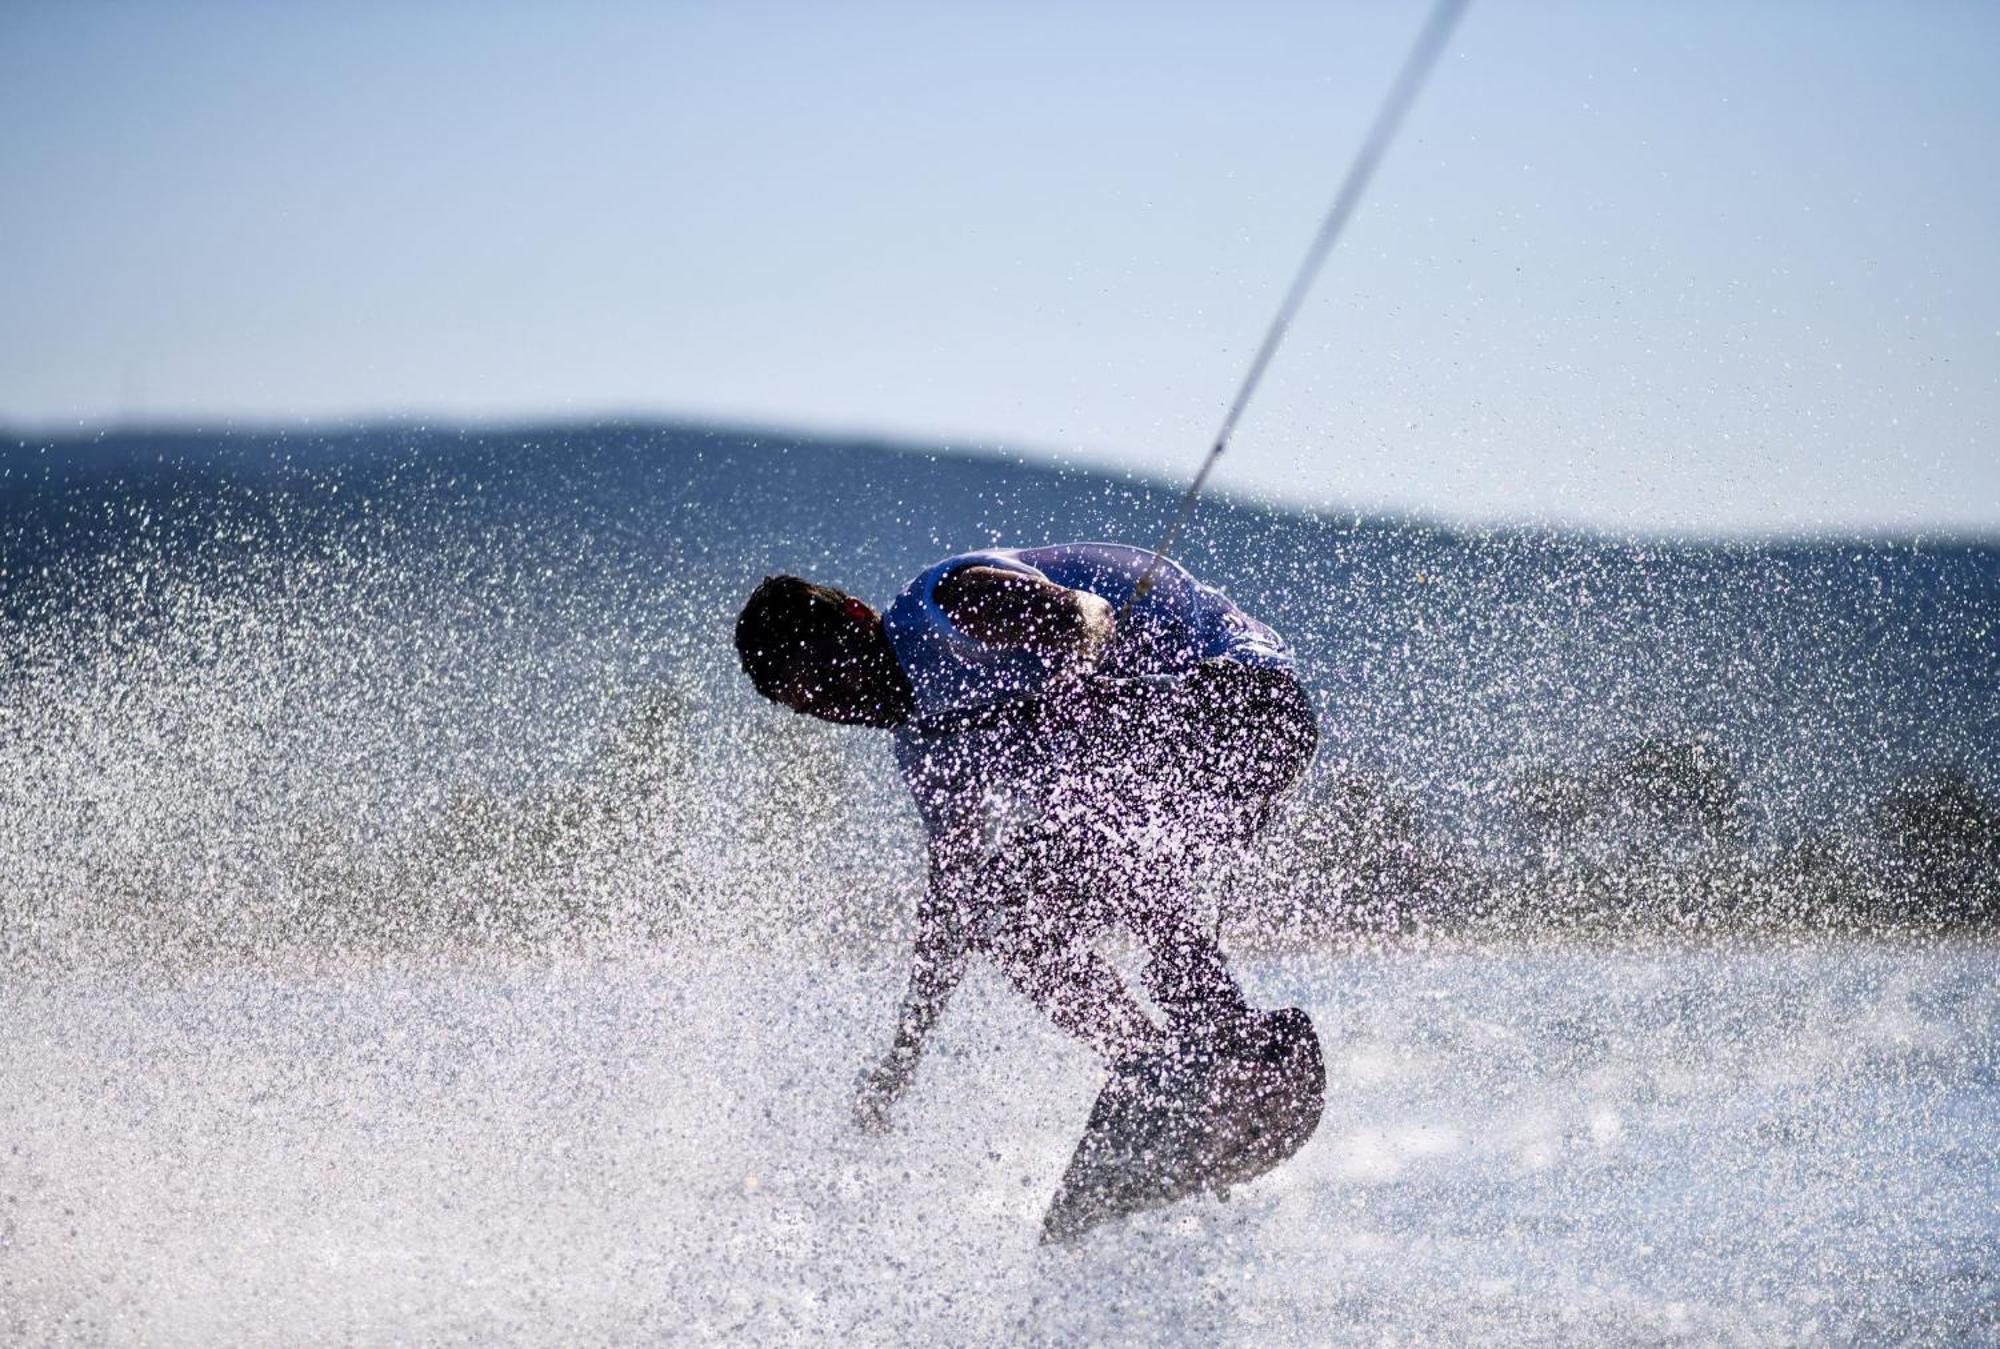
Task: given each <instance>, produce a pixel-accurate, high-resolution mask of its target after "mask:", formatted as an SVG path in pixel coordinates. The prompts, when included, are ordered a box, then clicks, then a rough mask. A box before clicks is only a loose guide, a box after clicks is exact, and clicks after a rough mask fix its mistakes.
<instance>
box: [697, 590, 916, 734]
mask: <svg viewBox="0 0 2000 1349" xmlns="http://www.w3.org/2000/svg"><path fill="white" fill-rule="evenodd" d="M736 655H737V658H738V659H739V660H741V661H742V662H743V672H744V673H745V674H747V675H749V676H750V682H751V683H752V684H754V685H756V687H757V692H759V693H761V694H763V695H764V696H765V697H766V698H769V699H770V700H771V701H773V702H778V703H783V704H784V705H785V706H786V707H789V708H791V709H792V710H793V711H794V712H806V713H810V714H811V715H813V716H815V717H819V718H821V719H823V720H826V721H838V722H843V723H846V724H848V725H852V726H898V725H901V724H902V723H903V722H904V721H906V720H908V718H909V715H910V712H911V710H912V709H913V707H914V699H913V697H912V694H911V692H910V681H909V680H908V678H906V677H905V676H904V674H903V667H902V666H901V665H900V664H898V663H897V660H896V653H895V650H894V649H893V648H892V647H891V646H890V645H889V635H888V634H887V633H885V632H884V631H883V630H882V620H881V618H879V617H878V616H877V615H876V613H875V611H874V610H873V609H870V608H869V607H868V606H867V605H865V604H863V603H862V602H861V601H860V600H858V599H855V598H854V597H853V596H852V595H845V594H842V593H841V592H840V591H838V590H835V589H833V588H832V587H831V586H823V585H814V584H813V583H812V582H811V581H805V580H801V579H800V578H798V577H796V576H767V577H765V578H764V583H763V584H762V585H760V586H758V587H757V589H756V590H754V591H752V592H751V595H750V599H749V601H748V602H747V603H746V604H744V606H743V612H742V613H741V614H739V615H737V618H736Z"/></svg>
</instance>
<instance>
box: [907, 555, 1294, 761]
mask: <svg viewBox="0 0 2000 1349" xmlns="http://www.w3.org/2000/svg"><path fill="white" fill-rule="evenodd" d="M1153 557H1154V555H1153V554H1152V553H1150V552H1148V551H1147V550H1146V549H1144V548H1132V547H1128V546H1127V545H1124V544H1117V543H1064V544H1053V545H1050V546H1048V547H1045V548H995V549H990V550H987V551H984V552H977V553H961V554H959V555H958V556H956V557H948V558H946V559H945V560H944V561H942V562H939V563H936V564H935V565H933V566H931V567H930V568H928V569H927V570H925V571H924V573H923V574H922V575H920V576H918V577H917V579H916V580H914V581H912V582H910V583H909V584H908V585H907V586H904V587H903V591H902V593H901V594H899V595H897V596H896V599H895V602H894V603H893V604H891V605H890V606H889V611H888V613H886V614H884V615H883V617H882V624H883V627H884V629H885V630H886V631H887V632H888V634H889V642H890V645H891V646H892V647H893V648H894V650H895V652H896V659H897V661H898V662H899V663H900V664H901V665H902V667H903V673H904V674H906V675H908V676H909V679H910V685H911V687H912V688H913V689H914V690H915V692H916V704H917V707H916V717H915V720H916V721H917V722H919V723H923V722H931V723H936V722H939V721H941V720H946V719H950V718H954V717H958V716H961V715H962V714H964V713H968V712H976V711H980V710H982V709H985V708H988V707H992V706H994V705H996V704H1001V703H1008V702H1015V701H1019V700H1022V699H1030V698H1035V697H1037V696H1039V695H1040V694H1041V693H1042V692H1043V690H1044V689H1046V688H1047V687H1048V685H1049V683H1050V682H1051V681H1052V680H1054V679H1056V678H1057V677H1058V676H1059V675H1060V673H1061V671H1062V667H1063V662H1062V658H1061V657H1059V656H1051V655H1045V654H1042V653H1039V652H1035V651H1029V650H1026V649H1024V648H1019V647H994V646H987V645H986V644H984V643H983V642H980V641H978V640H977V639H975V638H973V637H970V636H967V635H966V634H965V633H962V632H960V631H959V630H958V628H957V626H956V625H955V624H953V623H952V621H951V619H950V618H949V617H947V616H946V614H945V612H944V610H943V609H941V608H939V607H938V602H937V584H938V582H939V581H941V580H943V579H944V578H945V577H946V576H949V575H950V574H951V573H952V572H954V571H957V570H958V569H959V568H961V567H997V568H999V569H1000V570H1002V571H1011V572H1017V573H1019V574H1021V575H1023V576H1034V577H1040V578H1042V579H1045V580H1049V581H1053V582H1054V583H1055V584H1057V585H1059V586H1063V587H1065V588H1066V589H1070V590H1087V591H1089V592H1090V593H1092V594H1094V595H1101V596H1103V597H1104V598H1105V599H1106V600H1108V601H1109V602H1110V604H1111V606H1112V608H1114V609H1118V610H1120V611H1122V610H1123V609H1124V605H1125V602H1126V600H1127V599H1129V598H1130V597H1131V594H1132V591H1133V589H1134V588H1135V587H1136V586H1137V585H1138V582H1139V577H1140V576H1141V575H1142V574H1143V573H1144V572H1145V570H1146V567H1147V566H1148V565H1149V564H1150V563H1151V562H1152V561H1153ZM1122 617H1123V622H1122V625H1121V627H1120V629H1119V632H1118V634H1117V636H1116V637H1114V638H1113V640H1112V645H1111V648H1110V650H1109V651H1107V652H1106V653H1105V658H1104V660H1103V662H1102V663H1101V664H1100V665H1099V666H1098V667H1097V673H1098V674H1100V675H1106V676H1110V677H1113V678H1132V677H1138V676H1147V675H1177V674H1182V673H1184V672H1186V671H1187V670H1190V669H1192V668H1193V667H1194V666H1196V665H1199V664H1200V663H1201V662H1202V661H1205V660H1209V659H1212V658H1214V657H1216V656H1226V657H1228V658H1229V659H1231V660H1236V661H1241V662H1242V663H1243V664H1245V665H1255V666H1261V667H1264V668H1267V669H1280V670H1289V669H1290V668H1292V652H1291V648H1290V647H1289V646H1287V645H1286V644H1285V642H1284V639H1283V638H1281V637H1279V636H1278V634H1277V633H1275V632H1273V631H1271V629H1269V628H1267V627H1265V626H1264V625H1263V624H1262V623H1259V622H1258V621H1257V620H1256V619H1254V618H1252V617H1250V615H1248V614H1246V613H1244V612H1243V611H1242V610H1241V609H1239V608H1237V607H1236V606H1235V605H1234V604H1232V603H1230V601H1229V597H1228V596H1226V595H1224V594H1223V593H1222V592H1221V591H1219V590H1217V589H1215V588H1214V587H1213V586H1206V585H1203V584H1202V583H1201V582H1199V581H1197V580H1195V579H1194V577H1192V576H1190V575H1188V573H1187V572H1186V571H1185V570H1184V569H1183V568H1182V567H1181V566H1179V564H1177V563H1175V562H1172V561H1162V562H1161V563H1160V565H1159V567H1158V568H1157V569H1156V570H1155V571H1154V572H1153V583H1152V585H1151V586H1150V587H1149V588H1148V590H1147V592H1146V596H1145V598H1144V599H1141V600H1139V601H1138V602H1137V603H1136V604H1134V605H1133V606H1132V610H1131V612H1130V613H1126V614H1123V615H1122Z"/></svg>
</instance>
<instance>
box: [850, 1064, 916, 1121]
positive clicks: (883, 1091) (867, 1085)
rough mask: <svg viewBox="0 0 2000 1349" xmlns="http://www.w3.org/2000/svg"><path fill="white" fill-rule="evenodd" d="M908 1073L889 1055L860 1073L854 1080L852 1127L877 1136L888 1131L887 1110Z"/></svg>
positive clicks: (901, 1090)
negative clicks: (856, 1079)
mask: <svg viewBox="0 0 2000 1349" xmlns="http://www.w3.org/2000/svg"><path fill="white" fill-rule="evenodd" d="M909 1081H910V1078H909V1072H908V1070H907V1069H905V1068H904V1067H903V1066H902V1065H901V1064H900V1063H899V1062H898V1061H897V1059H896V1056H895V1055H893V1054H892V1055H890V1056H889V1057H888V1058H886V1059H884V1060H883V1061H882V1062H881V1063H879V1064H877V1065H876V1066H875V1067H873V1068H870V1069H868V1070H867V1071H866V1072H864V1073H862V1074H861V1080H860V1081H859V1082H857V1083H855V1092H854V1127H855V1128H857V1129H859V1130H861V1132H862V1133H864V1134H870V1135H873V1136H875V1137H878V1138H879V1137H881V1136H882V1135H883V1134H886V1133H888V1132H889V1124H890V1120H889V1110H890V1107H892V1106H894V1105H895V1104H896V1102H897V1100H899V1099H900V1098H901V1097H902V1095H903V1088H904V1087H906V1086H908V1085H909Z"/></svg>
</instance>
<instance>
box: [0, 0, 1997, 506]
mask: <svg viewBox="0 0 2000 1349" xmlns="http://www.w3.org/2000/svg"><path fill="white" fill-rule="evenodd" d="M1423 12H1424V6H1423V4H1422V3H1421V0H1419V2H1415V3H1396V4H1386V3H1370V4H1364V5H1345V4H1332V3H1301V4H1254V3H1238V4H1220V3H1217V4H1207V5H1179V4H1173V3H1161V2H1160V0H1149V2H1148V3H1143V4H1140V3H1133V4H1096V5H1068V4H1061V5H1059V4H1043V3H1034V2H1033V0H1012V2H1011V3H1006V4H993V5H971V4H937V3H922V4H908V5H888V4H872V3H842V4H818V3H814V4H789V5H780V4H734V3H733V4H701V5H674V4H660V3H649V4H630V5H625V4H616V3H608V2H604V0H599V2H598V3H590V4H554V3H551V4H547V5H541V6H530V5H507V4H494V3H480V4H463V5H458V4H438V3H424V2H422V0H402V2H401V3H368V0H354V2H353V3H345V4H337V5H292V4H271V3H266V2H264V0H258V2H257V3H244V4H232V3H226V2H224V0H210V2H208V3H201V4H165V3H161V4H145V3H110V2H109V0H100V2H97V3H36V2H35V0H25V2H24V0H7V3H4V4H0V423H8V424H12V425H15V426H20V427H33V428H38V429H47V428H57V427H62V426H66V425H67V426H74V425H75V424H77V423H78V422H82V423H85V424H88V425H99V424H103V423H105V422H109V421H134V420H146V419H151V418H173V419H176V420H187V419H195V420H200V421H203V422H204V423H205V424H210V425H214V424H220V423H223V422H234V423H253V424H260V423H269V422H287V423H289V422H296V421H298V420H300V419H305V418H311V419H314V420H316V421H323V420H327V419H350V418H356V417H372V416H379V415H382V414H393V415H415V416H425V417H445V418H468V419H479V420H495V419H501V420H504V419H510V418H516V417H542V416H556V417H565V418H572V417H574V418H587V417H592V416H597V415H601V414H628V415H629V414H642V415H665V416H690V415H691V416H699V417H703V418H711V419H722V420H728V421H735V422H751V423H757V424H766V425H797V426H801V427H805V428H809V429H820V430H837V431H859V432H881V433H888V434H892V435H896V436H899V437H908V438H915V439H921V440H925V441H941V442H944V443H948V444H950V445H953V446H956V447H961V448H978V447H1007V448H1013V449H1019V450H1022V451H1025V452H1028V453H1031V454H1038V455H1051V456H1060V457H1063V458H1065V459H1070V460H1081V461H1085V462H1091V463H1099V464H1109V465H1112V466H1117V467H1130V468H1134V469H1138V470H1141V471H1145V472H1148V473H1153V474H1158V475H1162V476H1167V477H1175V478H1179V477H1184V476H1185V475H1186V474H1187V473H1189V472H1191V471H1192V469H1193V467H1194V466H1195V464H1196V463H1197V462H1198V460H1199V458H1200V456H1201V454H1202V452H1203V450H1204V449H1205V448H1206V444H1207V441H1208V439H1209V438H1210V437H1211V436H1212V434H1213V432H1214V428H1215V424H1216V422H1217V420H1218V419H1219V417H1220V415H1221V412H1222V409H1223V407H1224V405H1225V404H1226V403H1227V401H1228V398H1229V395H1230V393H1231V391H1232V390H1233V388H1234V386H1235V383H1236V381H1237V379H1238V377H1239V376H1240V374H1241V372H1242V368H1243V366H1244V364H1245V362H1246V361H1247V359H1248V357H1249V354H1250V351H1251V349H1252V348H1253V346H1254V345H1255V343H1256V340H1257V338H1258V337H1259V335H1260V334H1261V331H1262V329H1263V326H1264V324H1265V322H1266V320H1267V318H1268V315H1269V313H1270V310H1271V308H1272V307H1273V306H1274V305H1275V303H1276V301H1277V299H1278V296H1279V294H1280V292H1281V290H1282V288H1283V286H1284V283H1285V281H1286V280H1287V278H1288V277H1289V275H1290V273H1291V270H1292V269H1293V267H1294V266H1295V265H1296V263H1297V259H1298V256H1299V253H1300V252H1301V250H1302V249H1303V247H1304V245H1305V243H1306V241H1307V240H1308V239H1309V238H1310V237H1311V234H1312V231H1313V229H1314V227H1315V226H1316V224H1317V222H1318V219H1319V217H1320V215H1321V213H1322V212H1323V211H1324V209H1325V207H1326V204H1327V201H1328V199H1329V198H1330V196H1331V194H1332V192H1333V189H1334V186H1335V184H1336V182H1337V180H1338V178H1339V175H1340V173H1341V171H1342V169H1343V168H1344V166H1345V164H1346V162H1347V160H1348V158H1349V156H1350V155H1351V153H1352V151H1353V148H1354V146H1355V144H1356V143H1357V141H1358V140H1359V138H1360V135H1361V133H1362V130H1363V127H1364V126H1365V124H1366V122H1367V120H1368V117H1369V116H1370V114H1371V113H1372V110H1373V108H1374V106H1375V104H1376V103H1377V101H1378V100H1379V98H1380V96H1381V94H1382V91H1383V90H1384V88H1385V87H1386V85H1387V83H1388V81H1389V79H1390V77H1391V74H1392V73H1393V71H1394V69H1395V67H1396V65H1397V63H1398V62H1399V61H1400V60H1401V59H1402V54H1403V52H1404V50H1405V49H1406V47H1407V45H1408V43H1409V41H1410V38H1411V37H1412V35H1413V34H1414V32H1415V31H1416V29H1417V27H1418V25H1419V24H1420V22H1421V19H1422V15H1423ZM1996 71H2000V6H1996V5H1990V4H1972V3H1966V4H1950V5H1946V4H1939V5H1916V4H1913V5H1885V4H1844V3H1815V4H1804V3H1800V4H1781V3H1763V4H1742V3H1728V4H1722V3H1717V4H1703V3H1657V4H1649V5H1639V4H1625V3H1617V2H1616V0H1601V2H1599V3H1589V4H1581V3H1579V4H1528V3H1521V2H1520V0H1474V5H1473V8H1472V11H1471V13H1470V14H1469V15H1468V17H1467V19H1466V21H1465V23H1464V25H1463V27H1462V28H1461V29H1460V32H1459V35H1458V37H1457V39H1456V41H1455V42H1454V44H1453V46H1452V49H1451V51H1450V53H1449V54H1448V55H1447V56H1446V58H1445V60H1444V62H1443V64H1442V65H1441V66H1440V68H1439V70H1438V72H1437V75H1436V77H1435V78H1434V80H1433V82H1432V85H1431V88H1430V90H1429V92H1428V94H1427V96H1426V98H1425V101H1424V102H1423V103H1422V104H1421V105H1420V106H1419V107H1418V108H1417V110H1416V112H1415V114H1414V116H1413V118H1412V119H1411V122H1410V123H1409V125H1408V127H1407V129H1406V133H1405V137H1404V139H1403V140H1402V142H1401V143H1399V145H1398V146H1397V147H1396V149H1395V150H1394V152H1393V153H1392V154H1391V157H1390V159H1389V161H1388V163H1387V164H1386V166H1385V167H1384V169H1383V171H1382V173H1381V175H1380V176H1379V178H1378V179H1377V183H1376V189H1375V192H1374V194H1373V196H1372V197H1371V198H1370V200H1369V201H1368V202H1367V203H1366V204H1365V205H1364V206H1363V208H1362V211H1361V214H1360V216H1359V218H1358V219H1357V221H1356V223H1355V225H1354V228H1353V229H1352V231H1351V232H1350V234H1349V235H1348V237H1347V239H1346V241H1345V242H1343V244H1342V245H1341V247H1340V249H1339V250H1338V251H1337V252H1336V253H1335V254H1334V256H1333V258H1332V260H1331V261H1330V263H1329V265H1328V267H1327V270H1326V272H1325V274H1324V276H1323V278H1322V281H1321V285H1320V287H1319V289H1318V290H1317V291H1316V292H1315V294H1314V296H1313V298H1312V301H1311V303H1310V304H1309V306H1308V308H1307V310H1306V313H1305V314H1304V316H1303V318H1302V319H1301V322H1300V323H1299V325H1298V327H1297V328H1296V329H1295V330H1294V332H1293V334H1292V338H1291V341H1290V344H1289V345H1288V346H1287V348H1286V349H1285V350H1284V352H1283V353H1282V354H1281V355H1280V357H1279V359H1278V361H1277V363H1276V365H1275V366H1274V367H1273V369H1272V371H1271V373H1270V376H1269V378H1268V380H1267V382H1266V385H1265V388H1264V391H1263V393H1262V394H1261V395H1260V398H1259V401H1258V402H1257V403H1256V404H1255V405H1253V407H1252V408H1251V411H1250V413H1249V415H1248V417H1247V418H1246V420H1245V422H1244V423H1243V426H1242V428H1241V430H1240V431H1239V433H1238V438H1237V443H1236V448H1235V450H1234V451H1232V454H1231V457H1230V458H1229V459H1228V460H1226V461H1225V463H1224V464H1223V466H1222V468H1221V470H1220V471H1219V473H1218V476H1217V479H1216V482H1217V484H1218V485H1219V486H1223V487H1226V488H1230V489H1234V490H1237V491H1243V492H1251V493H1278V494H1282V495H1285V496H1288V497H1291V498H1293V499H1296V500H1301V501H1305V502H1309V503H1312V504H1316V505H1352V506H1355V507H1359V508H1366V509H1382V508H1392V509H1399V510H1413V511H1417V512H1421V513H1424V514H1427V515H1432V516H1442V517H1446V518H1452V519H1470V520H1481V521H1486V520H1522V519H1532V520H1538V521H1551V522H1584V523H1589V524H1593V525H1597V526H1600V527H1604V528H1608V529H1612V530H1626V529H1639V530H1647V531H1670V532H1687V531H1695V532H1727V531H1740V530H1753V531H1760V532H1761V531H1772V530H1783V531H1790V530H1824V529H1850V528H1860V529H1879V528H1888V529H1895V530H1907V529H1932V530H1934V529H1948V530H1976V531H1981V532H2000V437H1996V427H2000V248H1996V241H2000V78H1996Z"/></svg>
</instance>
